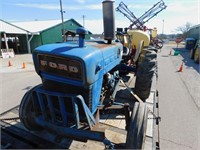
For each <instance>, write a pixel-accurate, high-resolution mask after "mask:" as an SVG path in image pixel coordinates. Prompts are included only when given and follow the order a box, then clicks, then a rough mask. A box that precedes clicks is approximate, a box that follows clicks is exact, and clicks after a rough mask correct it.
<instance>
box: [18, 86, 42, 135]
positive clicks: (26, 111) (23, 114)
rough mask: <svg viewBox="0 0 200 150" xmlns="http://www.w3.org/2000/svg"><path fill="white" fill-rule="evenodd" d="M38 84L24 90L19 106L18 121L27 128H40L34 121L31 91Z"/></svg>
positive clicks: (35, 129)
mask: <svg viewBox="0 0 200 150" xmlns="http://www.w3.org/2000/svg"><path fill="white" fill-rule="evenodd" d="M39 86H41V85H38V86H36V87H34V88H32V89H31V90H29V91H28V92H26V94H25V95H24V97H23V98H22V101H21V103H20V106H19V118H20V121H21V122H22V123H23V125H24V126H25V127H26V128H27V129H29V130H34V131H37V130H42V127H41V126H39V125H38V124H37V123H36V122H35V117H36V115H35V111H34V107H33V101H34V99H33V91H34V89H35V88H37V87H39Z"/></svg>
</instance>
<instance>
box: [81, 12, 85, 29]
mask: <svg viewBox="0 0 200 150" xmlns="http://www.w3.org/2000/svg"><path fill="white" fill-rule="evenodd" d="M82 17H83V27H85V15H83V16H82Z"/></svg>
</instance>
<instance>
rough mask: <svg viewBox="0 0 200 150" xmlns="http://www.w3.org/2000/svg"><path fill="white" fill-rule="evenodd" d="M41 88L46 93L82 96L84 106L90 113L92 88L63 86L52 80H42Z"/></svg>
mask: <svg viewBox="0 0 200 150" xmlns="http://www.w3.org/2000/svg"><path fill="white" fill-rule="evenodd" d="M42 82H43V88H44V89H45V90H47V91H52V92H60V93H65V94H74V95H82V96H83V98H84V100H85V104H86V105H87V106H88V108H89V109H90V111H92V87H91V86H89V87H88V88H87V89H86V88H84V87H80V86H74V85H69V84H64V83H61V82H56V81H52V80H47V79H43V81H42Z"/></svg>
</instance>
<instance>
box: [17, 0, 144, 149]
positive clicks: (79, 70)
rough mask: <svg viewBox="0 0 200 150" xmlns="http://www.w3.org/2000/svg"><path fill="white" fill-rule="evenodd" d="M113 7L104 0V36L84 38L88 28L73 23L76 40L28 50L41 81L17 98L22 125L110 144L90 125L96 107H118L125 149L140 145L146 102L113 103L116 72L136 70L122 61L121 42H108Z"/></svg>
mask: <svg viewBox="0 0 200 150" xmlns="http://www.w3.org/2000/svg"><path fill="white" fill-rule="evenodd" d="M113 10H114V4H113V1H108V0H106V1H104V2H103V16H104V40H99V41H95V40H93V41H85V39H84V38H85V34H87V30H85V29H84V28H78V29H77V31H76V33H77V34H78V35H79V40H78V41H68V42H65V43H56V44H48V45H42V46H39V47H37V48H36V49H35V50H34V51H33V61H34V65H35V70H36V72H37V74H38V75H39V76H40V77H41V80H42V84H40V85H37V86H35V87H34V88H32V89H31V90H29V91H28V92H27V93H26V94H25V95H24V97H23V98H22V101H21V104H20V109H19V117H20V120H21V122H22V123H23V125H24V126H25V127H26V128H27V129H29V130H32V131H40V130H49V131H53V132H54V133H56V134H58V135H61V136H64V137H70V138H73V139H76V140H81V141H85V140H87V139H90V140H96V141H102V142H104V143H105V144H106V145H109V143H110V141H108V140H107V139H106V138H105V133H104V132H99V131H94V130H92V129H93V127H94V126H96V124H97V123H98V119H99V111H100V110H102V109H105V108H108V109H119V108H120V109H124V110H126V111H124V112H126V113H125V117H126V129H127V131H128V134H127V142H126V148H142V146H143V143H144V139H145V129H146V125H147V108H146V105H145V104H144V103H135V105H134V108H133V110H130V108H129V106H128V104H123V103H122V104H119V103H115V102H114V100H115V95H116V92H117V89H118V85H119V82H120V81H121V78H120V73H121V72H123V71H124V70H126V71H127V72H130V71H135V67H133V66H131V67H130V66H126V65H124V64H123V63H122V55H123V49H124V47H123V45H122V44H121V42H116V41H113V40H114V37H115V28H114V11H113ZM147 61H148V60H147ZM147 61H145V62H147ZM140 73H141V72H140ZM130 112H131V114H132V115H131V116H130ZM137 133H139V134H137Z"/></svg>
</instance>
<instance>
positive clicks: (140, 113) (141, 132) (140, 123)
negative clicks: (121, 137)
mask: <svg viewBox="0 0 200 150" xmlns="http://www.w3.org/2000/svg"><path fill="white" fill-rule="evenodd" d="M147 116H148V109H147V106H146V104H144V103H138V102H135V104H134V107H133V111H132V114H131V120H130V126H129V130H128V133H127V137H126V149H143V148H144V142H145V137H146V129H147V119H148V118H147Z"/></svg>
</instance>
